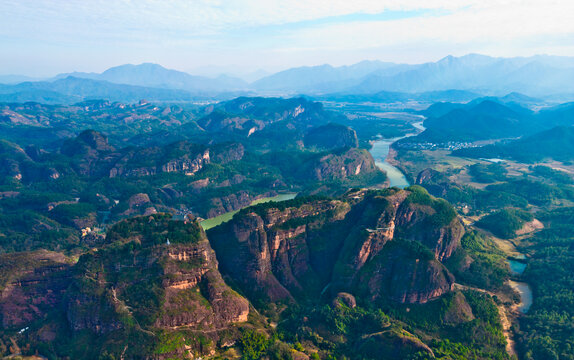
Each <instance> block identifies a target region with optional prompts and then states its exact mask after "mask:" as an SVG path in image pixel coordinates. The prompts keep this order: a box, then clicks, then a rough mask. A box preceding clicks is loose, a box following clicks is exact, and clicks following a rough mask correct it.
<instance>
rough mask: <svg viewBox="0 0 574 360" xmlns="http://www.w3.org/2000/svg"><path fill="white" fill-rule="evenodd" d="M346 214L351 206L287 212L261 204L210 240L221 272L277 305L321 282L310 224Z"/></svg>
mask: <svg viewBox="0 0 574 360" xmlns="http://www.w3.org/2000/svg"><path fill="white" fill-rule="evenodd" d="M295 201H296V200H295ZM291 202H293V201H291ZM287 203H289V201H288V202H287ZM346 211H348V205H347V204H346V203H344V202H341V201H333V200H319V201H314V202H311V203H307V204H302V205H301V206H298V207H295V206H294V207H287V208H284V209H283V208H274V207H272V206H269V205H267V204H261V205H258V206H255V207H252V208H249V209H248V210H247V209H246V210H243V211H242V212H240V215H239V218H238V220H237V221H236V220H235V219H234V220H233V221H231V222H228V223H225V224H223V225H222V226H220V227H218V228H216V229H214V230H213V231H211V232H210V233H209V234H210V235H209V236H210V240H211V242H212V244H213V246H214V248H215V249H216V252H217V256H218V259H219V261H220V266H221V268H222V269H223V271H224V272H226V273H227V274H230V275H231V276H232V277H233V279H234V280H235V281H237V282H238V283H239V284H241V286H242V289H243V290H244V291H245V292H246V293H248V294H251V295H252V296H253V297H261V296H262V297H264V298H267V299H270V300H272V301H276V300H281V299H287V300H289V299H293V298H294V295H295V296H297V295H300V294H302V293H304V290H305V289H307V288H308V286H309V284H310V282H313V281H314V279H316V274H315V272H314V270H313V268H312V266H311V259H310V249H309V246H310V245H309V239H308V236H309V231H308V230H309V226H322V225H324V224H325V223H327V222H333V221H336V220H340V218H341V216H343V215H342V214H344V213H345V212H346Z"/></svg>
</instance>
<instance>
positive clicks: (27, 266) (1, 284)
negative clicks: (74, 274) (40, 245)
mask: <svg viewBox="0 0 574 360" xmlns="http://www.w3.org/2000/svg"><path fill="white" fill-rule="evenodd" d="M70 268H71V262H70V260H69V259H68V258H66V257H65V256H64V255H61V254H58V253H54V252H51V251H44V250H41V251H36V252H22V253H17V254H4V255H1V256H0V290H1V295H0V317H1V321H2V327H3V329H13V328H18V329H20V328H23V327H25V326H27V325H28V324H30V323H31V322H33V321H36V320H40V319H43V318H45V317H46V315H47V314H48V313H49V312H50V311H52V310H53V309H54V308H60V307H62V306H63V298H64V294H65V292H66V289H67V287H68V284H69V280H70V277H71V273H70Z"/></svg>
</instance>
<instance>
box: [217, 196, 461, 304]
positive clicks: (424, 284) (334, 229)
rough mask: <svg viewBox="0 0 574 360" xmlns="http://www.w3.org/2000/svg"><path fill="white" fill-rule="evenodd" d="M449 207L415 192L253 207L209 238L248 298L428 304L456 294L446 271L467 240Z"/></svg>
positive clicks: (288, 202) (313, 199) (224, 265)
mask: <svg viewBox="0 0 574 360" xmlns="http://www.w3.org/2000/svg"><path fill="white" fill-rule="evenodd" d="M447 205H448V204H446V203H444V202H443V201H441V200H438V199H434V198H432V197H431V196H429V195H428V193H426V192H425V191H424V190H423V189H421V188H417V187H413V188H411V189H410V190H408V191H405V190H403V191H399V190H386V191H358V192H354V193H349V194H347V195H345V196H344V197H342V198H339V199H332V200H329V199H316V198H310V199H307V200H306V199H304V198H303V199H295V200H291V201H287V202H284V203H281V204H277V205H269V204H265V205H262V206H255V207H251V208H249V209H246V210H243V211H242V212H240V213H239V214H238V215H236V216H235V217H234V219H233V220H232V221H230V222H229V223H226V224H224V225H222V226H220V227H218V228H215V229H213V230H211V231H210V232H209V233H208V235H209V238H210V240H211V241H212V244H213V246H214V248H215V249H216V251H217V256H218V258H219V260H220V264H221V269H222V271H223V272H224V273H226V274H228V275H229V276H230V277H232V278H233V279H234V281H236V282H237V283H238V284H239V285H240V286H241V288H242V290H243V291H244V292H245V293H246V294H248V295H250V296H251V297H252V298H257V299H258V298H261V297H263V298H267V299H270V300H272V301H275V300H279V299H300V298H305V297H313V296H319V295H320V294H322V295H324V296H328V294H333V295H335V294H337V293H339V292H348V293H351V294H356V295H361V296H359V298H358V299H359V301H361V300H362V301H378V300H384V299H390V300H393V301H396V302H400V303H424V302H427V301H428V300H430V299H434V298H437V297H439V296H441V295H442V294H444V293H447V292H450V291H451V290H452V287H453V284H454V277H453V276H452V275H451V274H450V273H449V272H448V270H447V269H446V268H445V267H444V266H443V265H442V263H441V261H442V260H444V259H446V258H448V257H449V256H450V255H451V254H452V252H453V251H454V249H456V248H457V246H458V245H459V242H460V238H461V237H462V235H463V233H464V230H463V227H462V225H461V224H460V222H459V220H458V219H457V218H456V214H455V213H454V211H453V210H452V208H451V207H449V206H447Z"/></svg>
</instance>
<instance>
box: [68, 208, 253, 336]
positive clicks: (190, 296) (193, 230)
mask: <svg viewBox="0 0 574 360" xmlns="http://www.w3.org/2000/svg"><path fill="white" fill-rule="evenodd" d="M169 217H170V216H169V215H165V214H156V215H152V216H149V217H140V218H134V219H131V220H127V221H124V222H120V223H119V224H117V225H115V226H114V227H113V228H112V229H111V230H110V231H109V232H108V236H107V240H108V241H110V244H114V245H113V246H112V245H111V246H110V247H108V248H106V247H105V248H103V249H100V250H99V251H97V252H93V253H90V254H86V255H83V256H82V257H81V258H80V261H79V262H78V265H77V266H76V267H75V275H74V281H73V284H72V287H71V290H70V294H69V299H70V300H69V303H68V310H67V317H68V320H69V323H70V327H71V328H72V329H73V330H74V331H80V330H90V331H92V332H95V333H98V334H107V333H109V332H111V331H114V330H127V329H129V328H130V327H133V326H136V327H138V328H142V329H144V330H145V331H155V330H154V329H177V328H182V327H185V328H187V329H202V330H206V331H207V330H209V331H219V330H223V329H226V328H227V327H228V326H229V325H231V324H233V323H238V322H244V321H247V315H248V314H249V305H248V302H247V300H245V299H244V298H242V297H241V296H240V295H238V294H237V293H236V292H234V291H233V290H232V289H231V288H229V287H228V286H227V285H226V284H225V282H224V281H223V279H222V277H221V274H220V273H219V271H218V269H217V260H216V258H215V254H214V252H213V250H212V248H211V246H210V245H209V242H208V241H207V239H206V238H205V235H204V234H203V232H202V230H201V228H200V226H199V224H198V223H197V222H188V223H184V222H175V221H171V220H169ZM146 329H147V330H146Z"/></svg>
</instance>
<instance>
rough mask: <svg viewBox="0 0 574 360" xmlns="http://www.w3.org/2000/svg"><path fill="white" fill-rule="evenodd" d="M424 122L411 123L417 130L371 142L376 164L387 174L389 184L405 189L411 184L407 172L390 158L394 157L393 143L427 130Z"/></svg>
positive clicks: (372, 154) (371, 150)
mask: <svg viewBox="0 0 574 360" xmlns="http://www.w3.org/2000/svg"><path fill="white" fill-rule="evenodd" d="M422 124H423V122H422V121H419V122H416V123H412V124H411V125H412V126H413V127H414V128H415V129H416V130H417V132H414V133H409V134H406V135H405V136H401V137H396V138H391V139H378V140H375V141H372V142H371V149H370V150H369V152H370V153H371V156H372V157H373V159H374V160H375V165H376V166H377V167H378V168H379V169H381V170H382V171H384V172H385V173H386V174H387V178H388V181H387V184H385V185H388V186H389V187H398V188H401V189H404V188H405V187H408V186H410V183H409V181H408V179H407V178H406V176H405V174H404V173H403V172H402V171H401V170H400V169H399V168H398V167H397V166H396V164H393V163H392V162H391V161H390V160H391V159H392V158H393V156H394V154H391V152H392V151H394V150H392V145H393V143H395V142H397V141H399V140H401V139H404V138H407V137H411V136H415V135H418V134H419V133H421V132H422V131H424V130H425V128H424V126H423V125H422Z"/></svg>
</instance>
